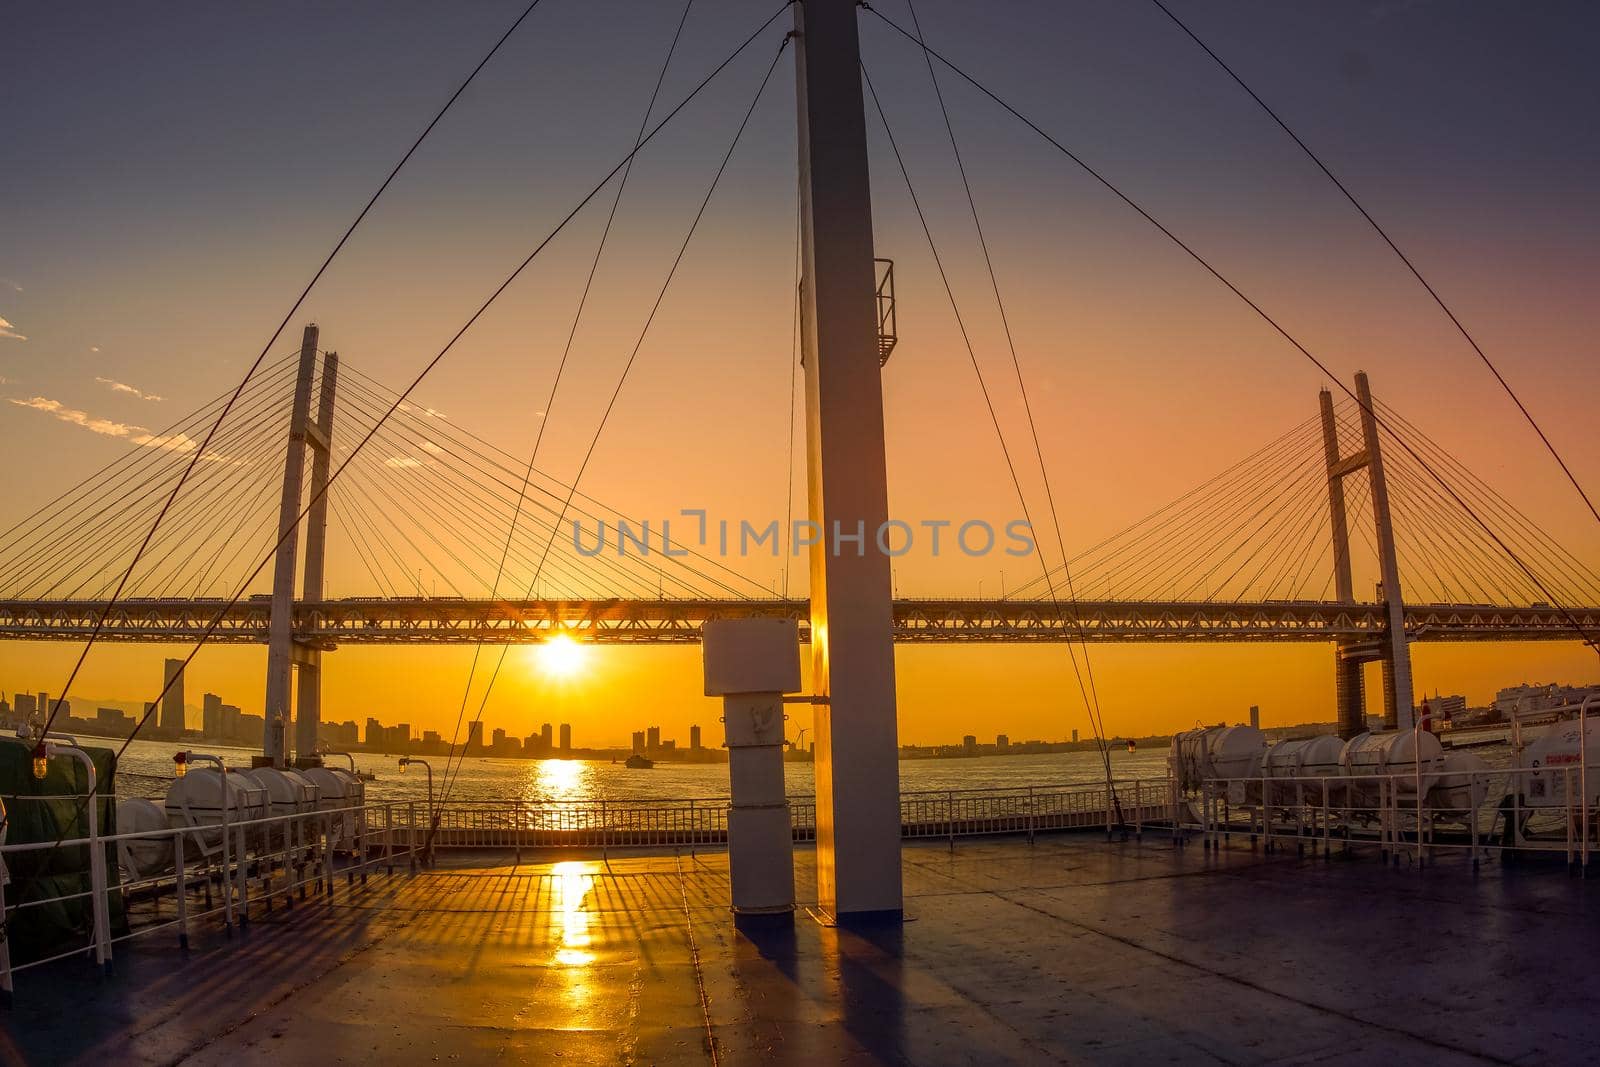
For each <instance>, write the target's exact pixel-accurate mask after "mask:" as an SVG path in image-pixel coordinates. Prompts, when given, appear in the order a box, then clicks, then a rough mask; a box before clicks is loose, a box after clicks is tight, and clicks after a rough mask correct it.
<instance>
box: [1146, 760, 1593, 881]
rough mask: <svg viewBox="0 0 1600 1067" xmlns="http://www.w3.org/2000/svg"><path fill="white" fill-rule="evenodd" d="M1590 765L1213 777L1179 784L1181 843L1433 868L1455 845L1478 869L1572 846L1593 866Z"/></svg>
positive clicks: (1577, 865)
mask: <svg viewBox="0 0 1600 1067" xmlns="http://www.w3.org/2000/svg"><path fill="white" fill-rule="evenodd" d="M1587 771H1588V768H1587V761H1584V763H1583V764H1582V765H1568V766H1558V767H1507V768H1488V769H1481V770H1464V771H1448V772H1447V771H1444V770H1442V769H1440V768H1439V767H1438V766H1432V767H1430V766H1428V764H1427V762H1426V761H1424V764H1423V766H1422V767H1420V768H1418V767H1415V766H1409V765H1408V766H1407V768H1406V769H1404V770H1399V771H1395V772H1389V773H1363V774H1348V775H1326V776H1324V775H1305V776H1297V777H1270V776H1251V777H1238V778H1213V779H1208V780H1206V781H1205V782H1204V783H1203V784H1202V785H1201V787H1200V789H1199V790H1198V791H1197V792H1195V793H1193V794H1190V795H1189V796H1187V797H1181V796H1179V795H1178V793H1177V786H1176V783H1174V784H1173V785H1172V786H1171V788H1172V790H1173V796H1172V802H1173V810H1175V811H1176V812H1177V813H1178V816H1177V818H1176V819H1175V820H1174V822H1173V823H1172V827H1171V829H1172V833H1173V835H1174V836H1175V837H1176V838H1178V839H1180V840H1184V839H1186V838H1187V837H1188V835H1189V834H1191V833H1198V834H1199V836H1200V839H1201V843H1202V846H1203V847H1205V848H1208V849H1210V848H1220V847H1222V845H1223V844H1225V843H1227V842H1228V841H1229V840H1230V839H1231V838H1232V837H1235V836H1243V837H1247V838H1248V839H1249V841H1250V842H1251V843H1252V844H1254V843H1256V842H1257V841H1259V842H1262V843H1264V845H1265V847H1266V848H1267V849H1268V850H1269V851H1270V850H1273V849H1275V848H1277V847H1279V846H1284V845H1291V844H1292V845H1293V846H1294V847H1295V848H1296V850H1297V851H1299V852H1302V853H1303V852H1306V851H1310V852H1311V853H1312V854H1313V855H1315V854H1317V853H1319V852H1320V853H1321V854H1322V855H1323V856H1324V857H1326V856H1328V855H1330V854H1331V853H1332V852H1333V850H1334V849H1335V848H1338V849H1340V850H1349V849H1350V848H1351V847H1353V846H1354V845H1357V844H1360V843H1368V844H1376V845H1377V846H1378V849H1379V854H1380V856H1382V857H1383V859H1384V860H1385V861H1386V862H1387V861H1391V860H1392V861H1393V862H1395V863H1399V862H1401V861H1402V860H1403V859H1409V860H1410V861H1411V862H1413V863H1415V864H1416V865H1418V866H1424V865H1426V864H1427V863H1428V862H1429V860H1430V859H1431V858H1432V857H1433V856H1434V855H1436V854H1440V853H1445V852H1452V851H1454V852H1459V853H1462V854H1465V855H1466V856H1467V857H1469V858H1470V859H1471V862H1472V866H1473V868H1474V869H1475V868H1476V867H1477V866H1478V865H1479V864H1480V863H1481V861H1483V860H1484V859H1486V858H1488V857H1490V856H1500V857H1502V858H1503V857H1505V856H1506V855H1508V854H1512V853H1539V852H1543V853H1562V854H1563V855H1564V856H1565V859H1566V861H1567V863H1568V864H1569V865H1570V866H1571V867H1572V868H1573V869H1574V870H1581V871H1587V869H1588V866H1589V860H1590V856H1591V855H1592V854H1593V853H1594V852H1595V851H1596V849H1597V847H1600V843H1597V840H1596V832H1597V829H1600V796H1596V795H1594V794H1593V793H1592V792H1591V791H1590V790H1591V787H1590V785H1589V775H1588V773H1587Z"/></svg>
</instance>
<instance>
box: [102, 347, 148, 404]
mask: <svg viewBox="0 0 1600 1067" xmlns="http://www.w3.org/2000/svg"><path fill="white" fill-rule="evenodd" d="M93 351H95V352H98V351H100V350H99V349H98V348H96V349H93ZM95 381H97V382H99V383H100V384H101V385H103V386H105V387H106V388H107V389H110V390H111V391H112V392H113V393H127V394H128V395H129V396H136V397H138V398H139V399H140V400H160V399H161V398H160V397H159V396H156V394H154V393H147V392H145V391H144V390H143V389H137V388H135V387H134V386H131V385H128V384H126V383H124V382H119V381H114V380H112V379H110V378H100V377H96V378H95Z"/></svg>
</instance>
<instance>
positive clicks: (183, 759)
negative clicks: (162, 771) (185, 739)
mask: <svg viewBox="0 0 1600 1067" xmlns="http://www.w3.org/2000/svg"><path fill="white" fill-rule="evenodd" d="M188 773H189V753H187V752H179V753H177V754H176V755H174V756H173V757H172V776H173V777H174V778H182V777H183V776H184V775H186V774H188Z"/></svg>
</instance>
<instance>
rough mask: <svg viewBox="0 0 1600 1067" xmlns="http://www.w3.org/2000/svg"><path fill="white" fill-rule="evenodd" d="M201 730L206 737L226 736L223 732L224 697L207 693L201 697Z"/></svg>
mask: <svg viewBox="0 0 1600 1067" xmlns="http://www.w3.org/2000/svg"><path fill="white" fill-rule="evenodd" d="M200 732H201V734H203V735H204V736H206V737H224V736H226V735H224V734H223V732H222V698H221V697H219V696H217V694H215V693H206V694H205V695H204V696H202V697H201V698H200Z"/></svg>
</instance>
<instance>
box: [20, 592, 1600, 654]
mask: <svg viewBox="0 0 1600 1067" xmlns="http://www.w3.org/2000/svg"><path fill="white" fill-rule="evenodd" d="M225 603H226V602H225V601H222V600H204V599H201V600H187V599H171V600H166V599H155V600H150V599H146V600H138V599H135V600H128V601H124V602H121V603H118V604H116V605H115V606H114V607H113V608H112V609H111V612H110V615H109V617H108V618H107V619H106V622H105V625H104V627H103V628H102V630H101V632H100V639H101V640H111V641H151V642H156V641H166V642H186V641H193V640H196V639H198V638H199V637H200V636H201V635H202V634H203V633H204V632H205V629H206V627H207V626H208V625H209V624H210V623H211V621H212V619H214V618H215V617H216V615H217V612H218V611H220V610H222V608H223V607H224V604H225ZM271 609H272V605H271V601H270V599H268V598H266V597H254V598H251V599H249V600H243V601H240V602H239V603H238V604H235V605H234V606H233V607H232V608H230V609H228V610H227V612H226V613H225V614H224V616H223V618H222V621H221V622H220V624H219V625H218V626H217V629H216V632H215V633H214V634H212V636H211V638H210V640H212V641H220V642H225V643H232V644H240V643H264V642H265V641H266V640H267V634H268V629H269V625H270V619H271ZM104 610H105V602H104V601H96V600H0V640H82V639H83V638H84V637H86V636H87V635H88V633H89V632H90V631H91V630H92V629H93V628H94V626H95V623H96V621H97V620H98V619H99V617H100V614H101V613H102V612H103V611H104ZM1386 610H1387V609H1386V606H1385V605H1384V604H1381V603H1371V604H1363V603H1338V602H1330V601H1323V600H1308V601H1266V602H1260V603H1209V602H1200V601H1189V602H1185V601H1104V600H1084V601H1079V602H1078V604H1077V607H1076V610H1075V611H1074V609H1072V608H1071V607H1069V606H1067V605H1065V604H1064V605H1062V612H1061V614H1060V615H1058V614H1057V612H1056V609H1055V607H1054V606H1053V605H1051V604H1050V603H1048V602H1041V601H1037V600H935V599H899V600H896V601H895V602H894V624H895V640H896V641H898V642H927V643H935V642H936V643H946V644H960V643H965V642H994V643H1007V642H1036V643H1038V642H1044V643H1048V642H1059V641H1068V640H1075V639H1078V638H1080V637H1081V638H1082V639H1084V640H1088V641H1096V642H1136V641H1137V642H1146V641H1148V642H1171V641H1214V642H1229V641H1233V642H1237V641H1280V642H1281V641H1300V642H1332V641H1346V642H1348V641H1350V640H1352V639H1354V640H1357V641H1360V640H1371V641H1376V640H1378V639H1379V638H1380V637H1382V636H1383V635H1384V633H1385V632H1386V631H1385V627H1386V625H1387V619H1386V614H1385V613H1386ZM745 616H778V617H790V618H794V619H797V620H799V622H800V629H801V634H802V637H804V636H805V635H806V630H807V626H808V623H809V605H808V603H807V602H806V601H804V600H742V599H729V600H699V599H696V600H689V599H683V600H673V599H663V600H622V599H608V600H515V601H513V600H467V599H458V598H446V597H422V598H417V597H393V598H370V599H369V598H359V599H346V600H328V601H320V602H305V601H300V602H296V603H295V605H294V609H293V632H294V637H295V641H296V643H297V644H300V645H302V646H310V647H313V648H321V649H331V648H334V647H337V646H338V645H341V644H360V645H385V644H387V645H404V644H462V643H471V642H479V641H482V642H485V643H489V644H501V643H514V644H531V643H537V642H539V641H543V640H545V639H546V638H548V637H549V636H550V635H551V634H552V633H555V632H560V631H564V632H566V633H569V634H570V635H571V636H572V637H573V638H575V639H577V640H581V641H593V642H596V643H602V644H691V643H695V642H698V641H699V640H700V624H701V623H703V622H704V621H705V620H707V619H717V618H732V617H745ZM1574 620H1575V621H1576V623H1577V626H1578V627H1580V628H1581V632H1580V629H1578V628H1575V627H1574V625H1573V622H1574ZM1405 625H1406V633H1407V635H1408V637H1409V638H1410V639H1411V640H1418V641H1581V640H1584V639H1585V634H1588V635H1593V634H1596V633H1600V607H1588V608H1571V609H1565V610H1563V609H1560V608H1551V607H1544V606H1535V607H1502V606H1495V605H1473V604H1407V605H1406V606H1405Z"/></svg>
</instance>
